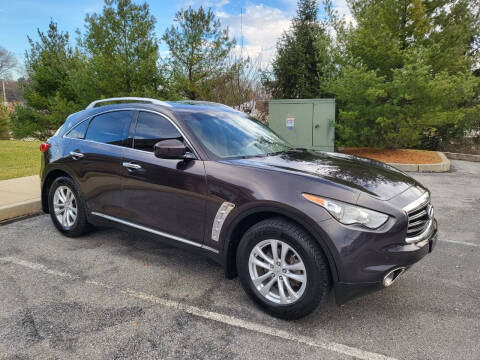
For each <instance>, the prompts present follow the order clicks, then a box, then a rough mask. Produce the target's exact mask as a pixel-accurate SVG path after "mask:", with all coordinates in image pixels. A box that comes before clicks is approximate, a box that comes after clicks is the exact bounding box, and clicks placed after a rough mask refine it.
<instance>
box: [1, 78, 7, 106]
mask: <svg viewBox="0 0 480 360" xmlns="http://www.w3.org/2000/svg"><path fill="white" fill-rule="evenodd" d="M2 88H3V105H5V106H7V94H6V93H5V80H2Z"/></svg>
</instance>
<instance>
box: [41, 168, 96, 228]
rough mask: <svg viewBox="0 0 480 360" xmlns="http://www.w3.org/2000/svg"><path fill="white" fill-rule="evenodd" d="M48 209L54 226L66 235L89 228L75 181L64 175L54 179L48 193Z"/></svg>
mask: <svg viewBox="0 0 480 360" xmlns="http://www.w3.org/2000/svg"><path fill="white" fill-rule="evenodd" d="M48 209H49V213H50V217H51V219H52V221H53V224H54V225H55V227H56V228H57V229H58V230H59V231H60V232H61V233H63V234H64V235H66V236H68V237H77V236H80V235H83V234H85V233H86V232H88V231H89V230H91V225H90V224H89V223H88V221H87V212H86V208H85V202H84V201H83V199H82V197H81V195H80V192H79V191H78V188H77V185H76V184H75V182H74V181H73V180H72V179H71V178H69V177H66V176H62V177H59V178H57V179H55V180H54V181H53V183H52V185H51V186H50V190H49V193H48Z"/></svg>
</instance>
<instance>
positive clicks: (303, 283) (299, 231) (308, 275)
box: [237, 217, 330, 320]
mask: <svg viewBox="0 0 480 360" xmlns="http://www.w3.org/2000/svg"><path fill="white" fill-rule="evenodd" d="M237 272H238V274H239V277H240V281H241V283H242V285H243V288H244V289H245V292H246V293H247V294H248V295H249V296H250V297H251V298H252V299H253V300H254V301H255V302H256V303H257V304H258V305H259V306H260V307H261V308H262V309H263V310H265V311H266V312H267V313H269V314H271V315H272V316H275V317H278V318H282V319H292V320H293V319H299V318H302V317H304V316H306V315H308V314H310V313H311V312H312V311H314V310H315V308H316V307H317V306H318V305H319V304H320V303H322V302H324V301H325V300H326V298H327V296H328V292H329V290H330V272H329V268H328V263H327V260H326V258H325V256H324V254H323V252H322V250H321V248H320V246H319V245H318V244H317V243H316V242H315V240H314V239H312V237H311V236H310V235H309V234H308V233H307V232H306V231H305V230H304V229H303V228H301V227H299V226H298V225H297V224H295V223H293V222H291V221H289V220H287V219H284V218H281V217H277V218H272V219H267V220H264V221H261V222H259V223H258V224H256V225H254V226H252V227H251V228H250V229H249V230H247V232H246V233H245V234H244V235H243V237H242V239H241V241H240V244H239V246H238V250H237Z"/></svg>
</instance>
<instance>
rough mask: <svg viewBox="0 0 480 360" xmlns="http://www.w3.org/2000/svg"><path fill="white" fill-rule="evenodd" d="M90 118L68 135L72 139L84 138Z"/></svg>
mask: <svg viewBox="0 0 480 360" xmlns="http://www.w3.org/2000/svg"><path fill="white" fill-rule="evenodd" d="M89 122H90V121H89V120H85V121H82V122H81V123H80V124H78V125H77V126H75V127H74V128H73V129H72V130H70V132H69V133H68V134H67V135H66V136H67V137H69V138H72V139H84V138H85V132H86V131H87V127H88V123H89Z"/></svg>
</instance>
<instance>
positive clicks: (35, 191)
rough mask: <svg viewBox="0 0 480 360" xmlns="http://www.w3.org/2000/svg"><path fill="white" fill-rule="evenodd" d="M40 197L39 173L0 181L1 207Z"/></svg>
mask: <svg viewBox="0 0 480 360" xmlns="http://www.w3.org/2000/svg"><path fill="white" fill-rule="evenodd" d="M38 198H40V177H39V176H38V175H34V176H25V177H21V178H15V179H8V180H2V181H0V207H3V206H7V205H13V204H15V203H21V202H24V201H27V200H32V199H38Z"/></svg>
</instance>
